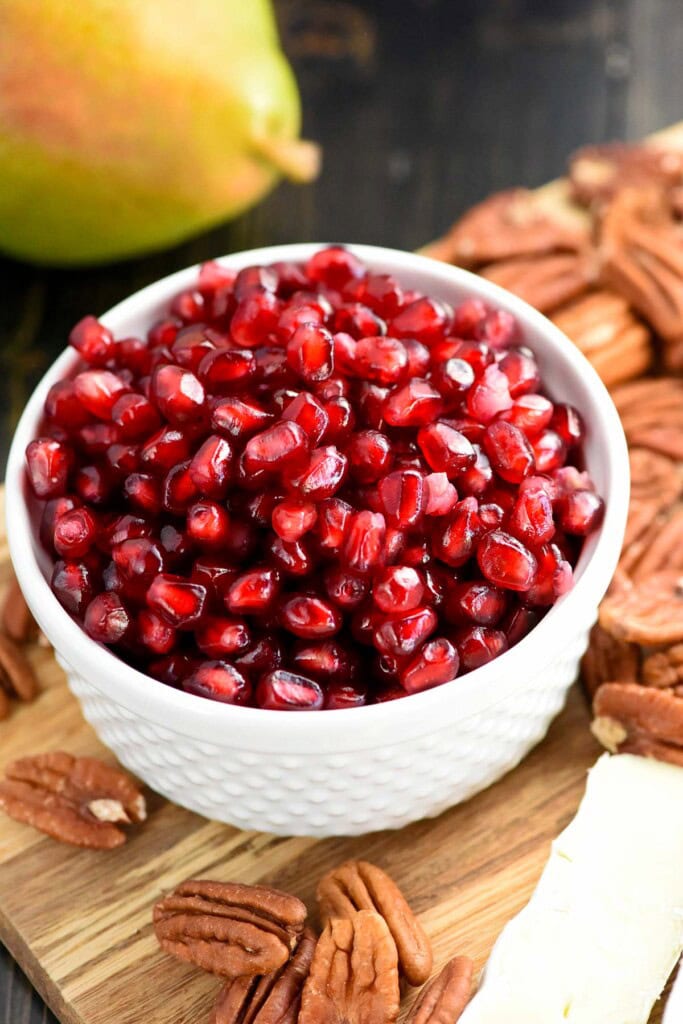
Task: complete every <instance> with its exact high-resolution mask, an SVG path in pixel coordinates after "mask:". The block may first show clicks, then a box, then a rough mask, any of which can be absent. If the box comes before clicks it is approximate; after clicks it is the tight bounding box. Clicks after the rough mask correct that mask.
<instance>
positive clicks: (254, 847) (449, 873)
mask: <svg viewBox="0 0 683 1024" xmlns="http://www.w3.org/2000/svg"><path fill="white" fill-rule="evenodd" d="M1 499H2V494H1V492H0V501H1ZM0 512H1V510H0ZM10 572H11V570H10V565H9V556H8V551H7V544H6V540H5V537H4V533H0V588H3V589H4V587H5V585H6V583H7V581H8V579H9V578H10ZM31 656H32V660H33V662H34V664H35V667H36V670H37V673H38V676H39V679H40V683H41V688H42V693H41V695H40V697H39V699H38V700H36V701H35V703H33V704H31V705H27V706H23V707H17V709H16V710H15V711H14V713H13V714H12V716H11V717H10V718H9V719H8V720H7V721H5V722H2V723H0V768H2V767H3V766H4V764H5V763H6V762H8V761H9V760H11V759H12V758H15V757H17V756H19V755H21V754H27V753H38V752H40V751H46V750H57V749H64V750H68V751H71V752H72V753H75V754H94V755H98V756H102V757H104V758H106V759H107V760H111V755H110V754H109V753H108V752H107V751H106V750H105V749H104V748H103V747H102V746H101V744H100V743H99V742H98V740H97V739H96V737H95V734H94V733H93V731H92V729H91V728H90V726H88V725H87V724H86V723H85V721H84V719H83V717H82V716H81V713H80V709H79V706H78V703H77V702H76V700H75V698H74V697H73V696H72V695H71V694H70V692H69V691H68V689H67V686H66V682H65V678H64V675H63V673H62V671H61V669H60V668H59V667H58V665H57V664H56V662H55V660H54V657H53V656H52V652H51V651H50V650H49V649H45V648H40V647H35V648H34V649H33V650H32V652H31ZM588 721H589V716H588V709H587V706H586V703H585V700H584V697H583V694H582V693H581V692H580V690H579V689H578V687H574V689H573V690H572V692H571V694H570V697H569V701H568V704H567V707H566V709H565V711H564V712H563V713H562V714H561V715H560V717H559V718H558V719H557V721H556V722H555V724H554V725H553V726H552V728H551V731H550V734H549V735H548V737H547V739H546V740H545V741H544V742H543V743H542V744H541V745H540V746H539V747H538V748H537V749H536V750H535V751H533V753H532V754H531V755H530V756H529V757H528V758H527V759H526V761H524V763H523V764H522V765H521V766H520V767H519V768H517V769H516V770H515V771H513V772H512V773H511V774H510V775H508V776H507V777H506V778H505V779H503V780H502V781H501V782H500V783H498V784H497V785H495V786H493V787H491V788H490V789H488V790H487V791H485V792H484V793H481V794H480V795H479V796H477V797H475V798H474V799H472V800H470V801H469V802H468V803H466V804H464V805H462V806H460V807H456V808H454V809H453V810H451V811H448V812H447V813H445V814H443V815H441V817H439V818H437V819H434V820H430V821H423V822H418V823H417V824H415V825H411V826H410V827H408V828H405V829H403V830H402V831H400V832H381V833H375V834H373V835H370V836H366V837H361V838H354V839H329V840H322V841H316V840H312V839H283V838H278V837H273V836H269V835H264V834H259V833H256V832H241V831H239V830H237V829H234V828H230V827H228V826H225V825H220V824H216V823H213V822H209V821H205V820H204V819H202V818H200V817H198V816H197V815H195V814H191V813H189V812H188V811H183V810H180V809H179V808H177V807H175V806H173V805H172V804H170V803H168V802H167V801H166V800H164V799H162V798H161V797H158V796H156V795H155V794H149V795H148V796H149V809H150V816H149V821H148V822H147V823H146V824H145V825H144V826H143V827H142V828H140V829H139V830H136V831H135V832H134V833H133V834H132V836H131V838H130V840H129V842H128V843H127V844H126V845H125V846H124V847H122V848H121V849H119V850H116V851H113V852H107V853H96V852H91V851H82V850H78V849H75V848H73V847H68V846H63V845H61V844H59V843H56V842H53V841H52V840H50V839H48V838H47V837H45V836H42V835H41V834H40V833H38V832H35V831H33V830H32V829H30V828H28V827H26V826H24V825H20V824H17V823H15V822H13V821H10V820H9V819H7V818H4V817H0V939H2V941H3V942H4V943H5V945H6V946H7V948H8V949H9V951H10V952H11V954H12V955H13V956H14V957H15V959H16V960H17V961H18V962H19V964H20V965H21V967H22V968H23V969H24V971H25V972H26V974H27V975H28V977H29V978H30V979H31V981H32V982H33V984H34V985H35V987H36V988H37V989H38V991H39V992H40V994H41V996H42V997H43V998H44V999H45V1001H46V1002H47V1003H48V1004H49V1005H50V1007H51V1008H52V1010H53V1011H54V1012H55V1013H56V1015H57V1016H58V1017H59V1018H60V1020H61V1021H62V1022H63V1024H142V1022H144V1024H203V1022H208V1016H209V1009H210V1006H211V1003H212V1000H213V998H214V995H215V992H216V990H217V988H218V982H217V981H216V980H215V979H213V978H211V977H209V976H207V975H203V974H202V973H200V972H199V971H195V970H193V969H192V968H190V967H186V966H184V965H183V964H181V963H179V962H178V961H175V960H172V959H170V958H169V957H166V956H164V955H163V954H162V953H161V952H160V951H159V949H158V947H157V944H156V941H155V938H154V935H153V932H152V927H151V911H152V905H153V904H154V902H155V900H156V899H157V898H158V896H159V895H160V893H162V892H163V891H164V890H166V889H170V888H171V887H172V886H174V885H175V884H176V883H178V882H180V881H181V880H183V879H184V878H187V877H189V876H195V877H197V876H199V877H202V876H203V877H209V878H217V879H222V880H236V881H241V882H266V883H268V884H272V885H276V886H280V887H282V888H284V889H287V890H289V891H291V892H293V893H296V894H297V895H298V896H300V897H301V898H302V899H303V900H305V901H306V903H307V904H308V906H309V907H310V908H311V910H314V891H315V885H316V882H317V880H318V878H319V877H320V875H321V874H322V873H323V872H325V871H327V870H328V869H329V868H330V867H332V866H334V865H336V864H338V863H340V862H341V861H342V860H344V859H345V858H347V857H350V856H362V857H365V858H367V859H369V860H372V861H375V862H376V863H378V864H380V865H381V866H382V867H384V868H386V869H387V870H388V871H389V872H390V873H391V875H392V876H393V877H394V878H395V879H396V881H397V882H398V883H399V885H400V886H401V888H402V889H403V890H404V892H405V893H406V895H407V897H408V899H409V901H410V902H411V904H412V905H413V907H414V908H415V910H416V911H417V912H418V913H419V915H420V917H421V920H422V922H423V924H424V926H425V928H426V929H427V931H428V933H429V935H430V936H431V938H432V939H433V942H434V949H435V960H436V964H437V965H440V964H441V963H442V962H444V961H445V960H446V959H447V958H449V957H450V956H453V955H454V954H455V953H467V954H469V955H470V956H472V957H474V959H475V961H476V965H477V969H480V968H481V967H482V966H483V965H484V963H485V961H486V958H487V956H488V953H489V951H490V949H491V946H492V944H493V942H494V940H495V938H496V936H497V935H498V933H499V931H500V930H501V928H502V926H503V925H504V924H505V922H506V921H507V920H508V919H509V918H510V917H511V916H512V915H513V914H515V913H516V912H517V911H518V910H519V909H520V908H521V907H522V905H523V904H524V903H525V902H526V900H527V898H528V896H529V894H530V893H531V890H532V889H533V887H534V885H535V883H536V880H537V878H538V876H539V874H540V872H541V869H542V867H543V864H544V862H545V860H546V857H547V855H548V852H549V845H550V841H551V839H552V838H553V837H554V836H555V835H557V833H558V832H560V831H561V829H562V828H563V827H564V826H565V825H566V824H567V822H568V821H569V819H570V818H571V817H572V816H573V815H574V813H575V811H576V808H577V806H578V803H579V800H580V798H581V795H582V792H583V788H584V783H585V776H586V770H587V769H588V767H589V766H590V765H591V764H592V762H593V761H594V760H595V758H596V756H597V754H598V752H599V751H598V747H597V745H596V743H595V741H594V740H593V738H592V737H591V734H590V732H589V730H588ZM660 1019H661V1017H660V1015H659V1013H657V1015H656V1016H655V1017H654V1018H653V1024H655V1021H657V1022H658V1021H660Z"/></svg>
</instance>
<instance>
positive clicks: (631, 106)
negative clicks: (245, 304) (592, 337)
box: [0, 0, 683, 1024]
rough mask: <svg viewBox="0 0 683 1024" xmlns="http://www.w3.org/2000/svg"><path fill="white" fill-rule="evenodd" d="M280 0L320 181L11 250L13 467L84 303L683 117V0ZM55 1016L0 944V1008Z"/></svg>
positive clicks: (34, 1016)
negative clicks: (114, 245) (222, 208)
mask: <svg viewBox="0 0 683 1024" xmlns="http://www.w3.org/2000/svg"><path fill="white" fill-rule="evenodd" d="M235 2H237V0H235ZM244 2H246V0H244ZM277 6H278V15H279V18H280V22H281V26H282V31H283V36H284V41H285V47H286V49H287V52H288V54H289V56H290V58H291V60H292V61H293V63H294V65H295V68H296V70H297V73H298V76H299V82H300V85H301V91H302V94H303V103H304V111H305V117H304V121H305V134H306V135H307V136H308V137H309V138H314V139H317V140H319V141H320V142H321V143H322V145H323V147H324V153H325V162H324V169H323V173H322V175H321V177H320V179H319V181H318V182H317V183H316V184H315V185H313V186H310V187H307V188H294V187H291V186H288V185H284V186H282V187H280V188H279V189H278V190H277V191H276V192H275V193H273V194H272V195H271V196H270V197H269V198H268V199H267V200H266V201H265V202H264V203H263V204H262V205H261V206H259V207H258V209H256V210H254V211H252V212H251V213H249V214H247V215H246V216H244V217H243V218H241V219H240V220H239V221H238V222H236V223H233V224H231V225H228V226H226V227H224V228H221V229H219V230H217V231H214V232H212V233H210V234H209V235H206V236H204V237H202V238H200V239H197V240H196V241H194V242H191V243H189V244H187V245H184V246H182V247H180V248H178V249H175V250H173V251H171V252H167V253H164V254H162V255H158V256H153V257H150V258H147V259H145V260H140V261H135V262H128V263H122V264H118V265H116V266H113V267H109V268H105V269H97V270H92V271H87V270H86V271H79V272H63V271H53V270H51V271H45V270H40V269H35V268H32V267H26V266H23V265H20V264H17V263H13V262H11V261H9V260H4V261H3V260H0V458H2V460H3V465H4V459H5V456H6V453H7V447H8V443H9V439H10V437H11V432H12V426H13V423H14V421H15V420H16V417H17V415H18V413H19V412H20V411H21V409H22V407H23V405H24V402H25V400H26V397H27V395H28V394H29V393H30V390H31V388H32V387H33V385H34V384H35V382H36V380H37V379H38V377H39V376H40V375H41V374H42V372H43V370H44V369H45V368H46V367H47V366H48V365H49V363H50V362H51V361H52V359H53V358H54V356H55V355H56V354H57V353H58V352H59V351H60V350H61V349H62V348H63V346H64V343H65V338H66V334H67V332H68V329H69V327H70V326H71V325H72V324H73V322H74V321H76V320H77V319H78V318H80V317H81V316H82V315H84V314H85V313H90V312H92V313H101V312H103V311H104V310H106V309H107V308H109V307H110V306H112V305H113V304H114V303H115V302H118V301H119V299H121V298H123V297H124V296H126V295H128V294H129V293H130V292H132V291H135V290H136V289H137V288H139V287H141V286H142V285H144V284H147V283H148V282H150V281H153V280H155V279H156V278H158V277H161V276H163V275H165V274H167V273H169V272H171V271H173V270H176V269H178V268H180V267H183V266H186V265H187V264H190V263H194V262H195V261H197V260H201V259H205V258H208V257H211V256H215V255H219V254H221V253H226V252H230V251H233V250H236V249H240V248H251V247H254V246H258V245H266V244H270V243H277V242H290V241H304V240H321V241H332V240H335V241H357V242H370V243H377V244H385V245H391V246H396V247H400V248H406V249H412V248H416V247H418V246H419V245H421V244H422V243H424V242H426V241H427V240H429V239H430V238H432V237H434V236H435V235H437V234H439V233H440V232H442V231H443V230H444V228H445V227H446V226H447V225H448V224H449V223H450V222H451V221H453V220H454V219H455V218H456V217H457V215H458V214H459V213H460V212H461V211H462V210H464V209H465V208H466V207H467V206H468V205H470V204H471V203H473V202H474V201H476V200H477V199H480V198H482V197H483V196H485V195H486V194H487V193H489V192H491V191H493V190H495V189H500V188H504V187H506V186H510V185H515V184H524V185H531V186H533V185H538V184H541V183H542V182H544V181H547V180H549V179H550V178H553V177H556V176H557V175H559V174H560V173H561V172H562V169H563V165H564V160H565V158H566V156H567V155H568V154H569V153H570V152H571V151H572V150H573V149H575V148H576V147H577V146H579V145H581V144H582V143H585V142H589V141H599V140H604V139H609V138H616V137H624V138H637V137H638V136H640V135H643V134H646V133H647V132H650V131H654V130H655V129H656V128H658V127H662V126H664V125H666V124H669V123H672V122H674V121H677V120H680V119H681V118H683V62H682V61H681V53H682V52H683V4H681V3H679V2H677V0H355V2H343V0H279V2H278V3H277ZM0 188H2V182H1V181H0ZM0 827H1V824H0ZM52 1021H54V1018H53V1017H52V1015H51V1014H50V1013H49V1011H47V1010H46V1009H45V1007H43V1005H42V1003H41V1001H40V1000H39V999H38V998H37V997H36V996H35V995H34V994H33V993H32V991H31V988H30V985H29V984H28V982H27V981H26V980H25V978H24V977H23V975H21V973H20V972H19V971H18V970H17V969H16V968H15V967H14V965H13V964H12V962H11V960H10V958H9V956H8V955H7V954H6V953H5V952H4V950H2V947H0V1024H38V1022H52Z"/></svg>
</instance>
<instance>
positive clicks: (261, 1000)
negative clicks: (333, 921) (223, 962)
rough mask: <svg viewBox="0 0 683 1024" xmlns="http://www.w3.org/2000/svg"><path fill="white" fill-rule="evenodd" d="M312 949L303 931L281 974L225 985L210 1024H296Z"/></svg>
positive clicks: (309, 934) (313, 941)
mask: <svg viewBox="0 0 683 1024" xmlns="http://www.w3.org/2000/svg"><path fill="white" fill-rule="evenodd" d="M315 945H316V939H315V936H314V935H313V932H311V931H309V929H305V930H304V932H303V934H302V936H301V940H300V942H299V945H298V946H297V947H296V950H295V951H294V954H293V955H292V957H291V958H290V959H289V960H288V961H287V963H286V964H285V965H284V967H283V968H282V969H281V970H280V971H277V972H275V973H273V974H266V975H264V976H263V977H260V978H259V977H253V976H252V977H250V976H249V975H244V976H242V977H241V978H233V980H232V981H228V982H227V983H226V985H225V986H224V987H223V988H222V989H221V991H220V992H219V993H218V998H217V999H216V1003H215V1005H214V1008H213V1013H212V1015H211V1021H210V1024H297V1019H298V1017H299V1007H300V1005H301V991H302V989H303V987H304V982H305V981H306V978H307V977H308V972H309V971H310V968H311V962H312V960H313V952H314V950H315Z"/></svg>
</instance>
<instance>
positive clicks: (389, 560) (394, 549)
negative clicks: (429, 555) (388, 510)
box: [384, 526, 406, 565]
mask: <svg viewBox="0 0 683 1024" xmlns="http://www.w3.org/2000/svg"><path fill="white" fill-rule="evenodd" d="M405 548H406V535H405V533H404V531H403V530H399V529H398V527H397V526H390V527H389V528H388V529H387V532H386V535H385V538H384V561H385V564H386V565H395V564H396V562H399V561H400V560H401V556H402V555H403V552H404V551H405Z"/></svg>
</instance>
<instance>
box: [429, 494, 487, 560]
mask: <svg viewBox="0 0 683 1024" xmlns="http://www.w3.org/2000/svg"><path fill="white" fill-rule="evenodd" d="M480 534H481V520H480V519H479V504H478V502H477V499H476V498H472V497H470V498H465V499H463V501H461V502H460V503H459V504H458V505H457V506H456V508H455V511H454V512H453V514H452V515H451V516H450V518H449V520H448V522H447V523H446V524H445V525H443V526H442V525H441V524H440V523H439V524H438V529H437V530H436V532H435V533H434V538H433V549H434V554H435V555H436V557H437V558H440V559H441V561H442V562H445V563H446V564H447V565H451V566H454V567H457V566H460V565H464V564H465V562H467V561H468V559H470V558H471V557H472V555H473V554H474V552H475V549H476V546H477V541H478V539H479V536H480Z"/></svg>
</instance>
